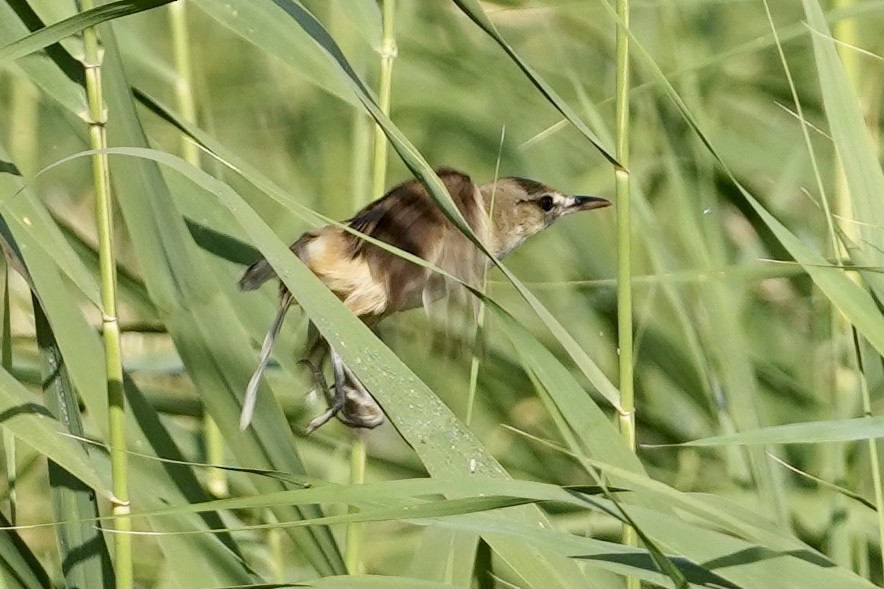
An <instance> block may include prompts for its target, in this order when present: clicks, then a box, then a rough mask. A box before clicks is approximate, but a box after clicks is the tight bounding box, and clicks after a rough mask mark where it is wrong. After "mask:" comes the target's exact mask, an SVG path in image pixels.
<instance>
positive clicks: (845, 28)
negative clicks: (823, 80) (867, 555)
mask: <svg viewBox="0 0 884 589" xmlns="http://www.w3.org/2000/svg"><path fill="white" fill-rule="evenodd" d="M855 4H856V0H835V8H843V9H846V8H850V7H851V6H853V5H855ZM833 34H834V36H835V39H836V40H838V41H841V42H842V43H843V45H840V46H839V47H838V49H839V56H840V57H841V61H842V63H844V70H845V72H846V73H847V77H848V78H849V79H850V81H851V82H852V83H853V87H854V89H855V90H856V92H857V94H859V93H860V90H861V88H860V80H862V71H861V69H862V64H861V62H860V59H859V53H858V52H857V51H854V50H853V49H851V47H852V46H857V45H859V44H860V38H859V30H858V24H857V19H856V18H855V17H854V18H846V19H841V20H839V21H838V22H837V23H835V26H834V30H833ZM863 110H866V109H865V108H864V109H863ZM835 167H836V170H835V173H836V175H835V177H836V184H835V211H836V213H837V215H838V216H839V217H841V218H842V219H853V218H854V215H853V201H852V199H851V195H850V188H849V187H848V185H847V177H846V176H845V174H844V168H843V167H842V166H841V162H840V161H837V160H836V163H835ZM841 230H842V231H843V232H844V234H845V235H846V236H847V237H848V239H850V240H851V241H853V242H858V241H859V240H860V239H861V236H860V235H859V226H858V225H856V224H854V223H842V226H841ZM835 253H836V254H837V253H838V250H835ZM854 278H855V279H857V280H859V275H854ZM851 331H852V332H853V338H854V344H855V345H854V351H855V356H856V362H857V367H858V372H859V378H860V394H861V396H862V404H863V414H864V415H866V416H869V417H871V415H872V402H871V396H870V394H869V385H868V382H867V380H866V376H865V370H864V367H863V357H862V347H861V345H860V336H859V334H858V333H857V331H856V327H853V326H851ZM867 443H868V445H869V463H870V467H871V469H872V481H873V483H874V490H875V507H876V508H877V516H878V548H879V550H880V556H881V568H882V570H884V489H882V482H881V468H880V466H879V465H880V462H878V442H877V440H875V439H873V438H872V439H869V440H868V442H867Z"/></svg>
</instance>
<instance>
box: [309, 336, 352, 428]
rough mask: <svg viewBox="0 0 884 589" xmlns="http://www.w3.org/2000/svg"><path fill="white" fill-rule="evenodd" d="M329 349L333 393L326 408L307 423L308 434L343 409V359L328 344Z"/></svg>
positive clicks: (344, 394) (345, 397) (344, 398)
mask: <svg viewBox="0 0 884 589" xmlns="http://www.w3.org/2000/svg"><path fill="white" fill-rule="evenodd" d="M329 349H330V350H331V357H332V372H333V374H334V377H335V382H334V394H333V395H332V398H331V399H330V402H329V408H328V410H327V411H325V412H323V413H322V414H321V415H318V416H316V417H314V418H313V419H312V420H311V421H310V423H309V424H307V430H306V433H308V434H309V433H311V432H313V431H314V430H315V429H317V428H319V427H321V426H323V425H325V424H326V423H327V422H328V420H329V419H331V418H332V417H334V416H335V415H337V414H338V412H339V411H340V410H341V409H343V407H344V403H345V402H346V400H347V395H346V393H345V392H344V378H345V376H344V361H343V360H342V359H341V356H340V355H339V354H338V353H337V352H336V351H335V349H334V348H332V347H331V346H329ZM314 376H315V374H314ZM320 376H321V373H320ZM321 382H322V383H324V382H325V378H324V377H323V378H322V379H321ZM324 390H326V389H325V388H324V387H323V391H324Z"/></svg>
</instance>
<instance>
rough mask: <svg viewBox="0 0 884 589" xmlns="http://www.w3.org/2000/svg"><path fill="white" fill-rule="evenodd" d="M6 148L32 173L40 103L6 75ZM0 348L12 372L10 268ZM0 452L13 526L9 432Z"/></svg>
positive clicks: (6, 271)
mask: <svg viewBox="0 0 884 589" xmlns="http://www.w3.org/2000/svg"><path fill="white" fill-rule="evenodd" d="M8 77H9V87H10V90H11V92H10V97H9V102H10V105H9V111H10V117H9V121H10V123H9V147H10V151H11V153H12V154H14V155H15V163H16V166H18V168H19V171H21V172H22V173H23V174H30V173H32V172H33V171H34V170H35V169H36V167H37V161H36V160H37V158H36V154H37V137H38V134H37V132H36V129H37V117H38V110H37V109H38V106H39V100H37V97H36V96H35V94H34V89H33V87H31V85H30V83H29V82H26V81H24V80H23V79H22V78H20V77H18V76H12V75H11V74H9V76H8ZM3 275H4V281H3V349H2V365H3V368H4V370H6V371H7V372H11V371H12V327H11V312H12V306H11V301H10V300H9V265H8V264H6V265H5V266H4V270H3ZM3 452H4V460H5V462H6V469H7V470H6V477H7V488H8V489H9V521H10V522H11V523H12V524H13V525H15V523H16V520H17V519H18V491H17V488H16V485H17V482H18V467H17V465H16V439H15V436H14V435H13V434H12V432H10V431H9V429H7V428H4V429H3Z"/></svg>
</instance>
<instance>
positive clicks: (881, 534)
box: [853, 329, 884, 571]
mask: <svg viewBox="0 0 884 589" xmlns="http://www.w3.org/2000/svg"><path fill="white" fill-rule="evenodd" d="M853 349H854V352H855V355H856V363H857V373H858V375H859V379H860V389H861V391H862V400H863V415H864V416H865V417H872V402H871V395H870V393H869V383H868V380H867V379H866V371H865V361H864V359H863V352H862V349H863V348H862V344H861V340H860V335H859V333H857V331H856V329H853ZM868 444H869V463H870V466H871V469H872V484H873V488H874V491H875V508H876V509H875V510H876V515H877V517H878V549H879V551H880V556H881V570H882V571H884V483H882V481H881V469H880V468H879V466H878V465H879V464H880V463H879V462H878V441H877V440H876V439H874V438H871V439H869V440H868Z"/></svg>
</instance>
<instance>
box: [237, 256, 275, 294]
mask: <svg viewBox="0 0 884 589" xmlns="http://www.w3.org/2000/svg"><path fill="white" fill-rule="evenodd" d="M274 276H276V270H274V269H273V266H271V265H270V262H268V261H267V260H265V259H264V258H261V259H260V260H258V261H257V262H255V263H254V264H252V265H251V266H249V269H248V270H246V271H245V274H243V275H242V278H240V279H239V287H240V288H241V289H242V290H255V289H256V288H258V287H259V286H261V285H262V284H264V283H265V282H267V281H268V280H270V279H271V278H273V277H274Z"/></svg>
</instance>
